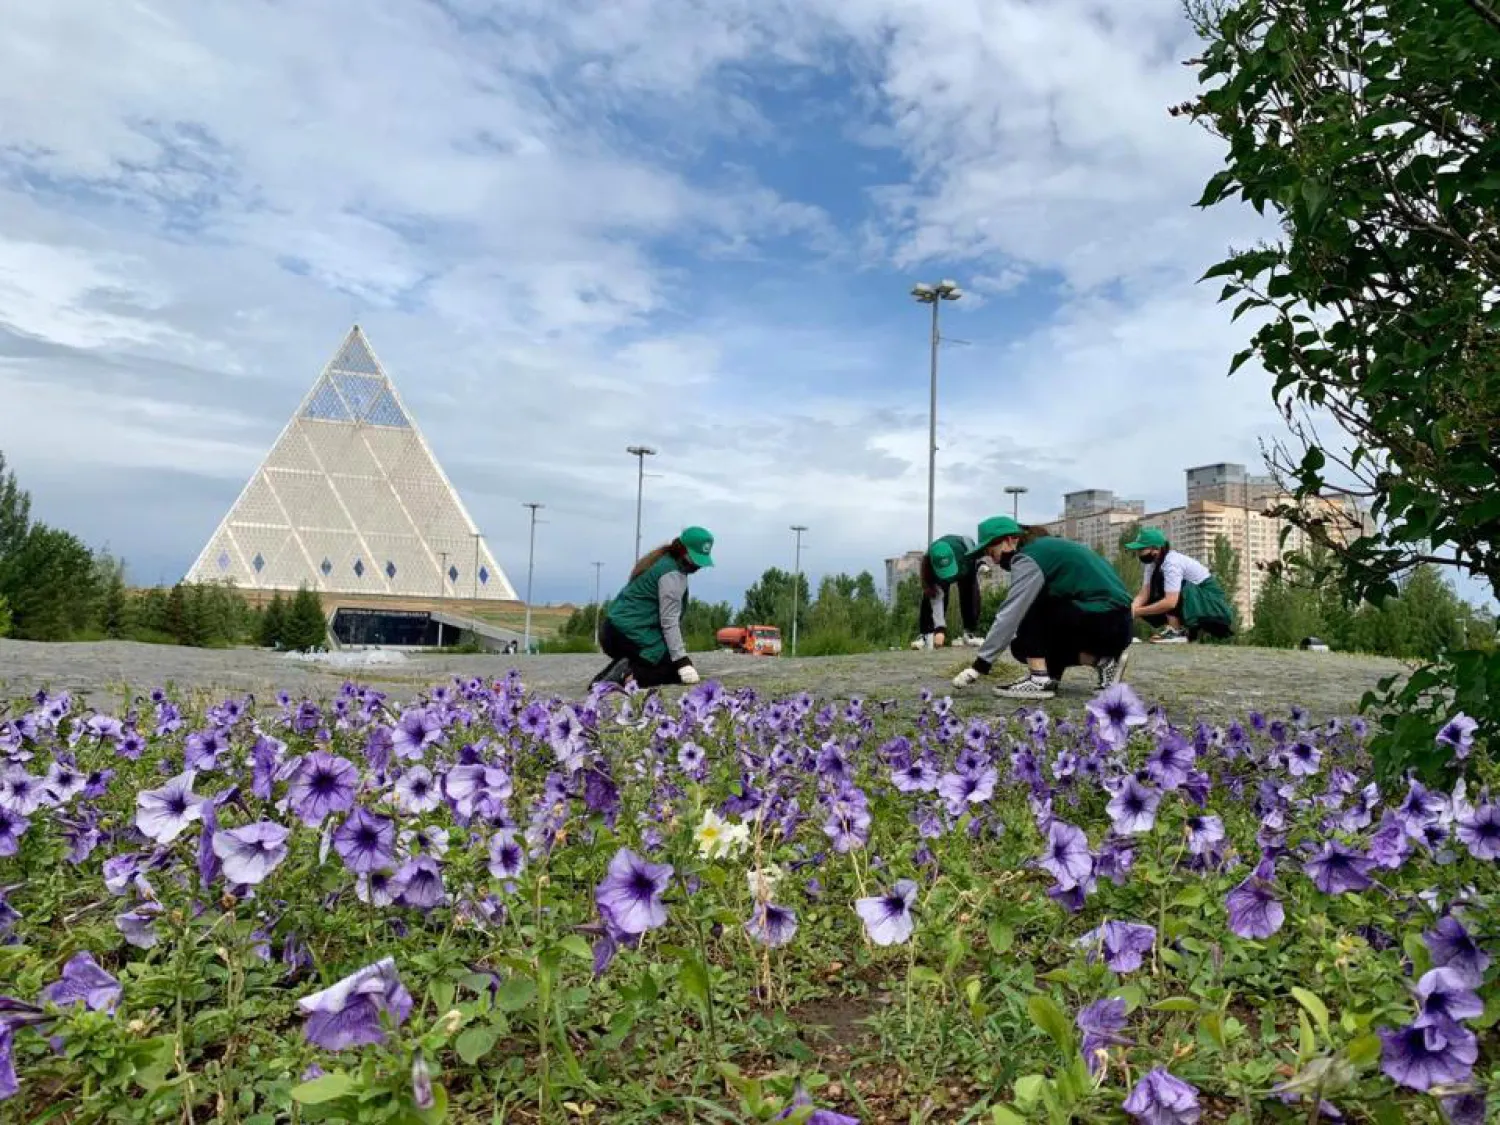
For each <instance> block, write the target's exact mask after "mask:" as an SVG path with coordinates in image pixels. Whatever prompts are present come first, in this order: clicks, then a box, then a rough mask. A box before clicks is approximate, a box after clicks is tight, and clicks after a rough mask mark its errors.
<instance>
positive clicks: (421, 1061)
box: [411, 1051, 433, 1109]
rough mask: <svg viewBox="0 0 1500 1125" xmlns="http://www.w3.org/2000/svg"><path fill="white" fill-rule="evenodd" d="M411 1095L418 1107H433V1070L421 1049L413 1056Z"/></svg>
mask: <svg viewBox="0 0 1500 1125" xmlns="http://www.w3.org/2000/svg"><path fill="white" fill-rule="evenodd" d="M411 1096H412V1100H413V1101H415V1102H416V1103H417V1108H418V1109H431V1108H432V1104H433V1097H432V1072H431V1071H429V1070H428V1069H427V1060H426V1059H425V1058H423V1057H422V1052H421V1051H418V1052H417V1053H416V1054H414V1055H412V1057H411Z"/></svg>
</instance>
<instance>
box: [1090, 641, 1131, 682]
mask: <svg viewBox="0 0 1500 1125" xmlns="http://www.w3.org/2000/svg"><path fill="white" fill-rule="evenodd" d="M1129 660H1130V650H1129V649H1128V648H1127V649H1126V650H1125V651H1124V652H1122V653H1120V655H1119V656H1116V657H1111V658H1106V659H1104V660H1101V661H1099V663H1097V664H1095V665H1094V672H1095V674H1097V675H1098V677H1099V690H1100V691H1103V690H1104V689H1105V688H1112V687H1114V686H1115V685H1116V684H1117V683H1119V682H1120V681H1121V680H1123V679H1124V678H1125V665H1126V663H1127V662H1128V661H1129Z"/></svg>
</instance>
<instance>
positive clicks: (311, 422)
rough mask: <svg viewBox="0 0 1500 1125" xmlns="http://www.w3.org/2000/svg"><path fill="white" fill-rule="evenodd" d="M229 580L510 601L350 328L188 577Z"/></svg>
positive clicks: (391, 390) (496, 569)
mask: <svg viewBox="0 0 1500 1125" xmlns="http://www.w3.org/2000/svg"><path fill="white" fill-rule="evenodd" d="M225 580H230V581H233V582H234V583H235V585H237V586H239V587H240V588H242V589H247V590H296V589H297V588H298V587H300V586H307V587H308V588H309V589H311V590H315V591H318V592H319V593H323V594H336V595H365V596H386V597H389V596H400V597H407V598H412V597H415V598H443V597H454V598H469V599H476V600H496V601H514V600H515V597H516V594H515V590H514V589H513V588H512V587H511V584H510V580H509V579H508V578H506V576H505V572H504V571H503V570H501V569H500V565H499V564H498V563H497V562H496V561H495V557H494V556H493V555H492V554H491V553H490V548H489V545H488V544H487V543H486V542H485V541H484V537H483V536H482V535H480V534H479V530H478V529H477V528H476V527H475V526H474V521H473V520H471V519H470V518H469V513H468V512H467V511H466V510H465V508H464V505H463V501H462V500H460V499H459V497H458V493H457V492H456V491H455V490H454V488H453V485H452V484H451V483H449V481H448V478H447V476H445V475H444V473H443V470H442V469H441V468H440V467H439V465H438V463H437V459H436V458H435V457H434V456H433V455H432V450H431V449H430V448H429V447H428V445H427V442H426V440H425V439H424V438H423V436H422V434H421V431H419V430H418V429H417V425H416V422H415V421H413V420H412V416H411V412H410V411H409V410H408V409H407V408H406V406H405V404H404V403H402V401H401V397H400V395H399V394H397V392H396V387H395V385H394V384H393V383H392V382H391V380H390V378H389V377H388V376H387V375H386V373H385V370H384V369H383V368H382V367H381V365H380V362H379V360H377V359H376V358H375V354H374V352H373V351H371V349H370V346H369V343H368V341H367V340H366V339H365V336H364V333H362V332H361V331H360V329H359V326H358V325H355V326H354V327H353V328H352V329H350V331H349V334H348V335H347V336H345V337H344V342H343V343H342V344H341V345H340V347H339V349H338V352H337V353H336V354H335V355H334V357H333V359H332V360H330V361H329V363H328V365H327V366H326V367H324V369H323V370H322V372H321V373H320V374H319V375H318V378H317V380H316V381H315V382H314V383H313V386H312V389H311V390H310V391H308V393H307V396H306V397H305V398H304V399H303V400H302V403H301V405H299V406H298V407H297V410H296V412H295V413H294V414H293V415H292V418H291V421H289V422H288V423H287V424H286V427H285V428H284V429H283V430H282V431H281V435H280V436H279V437H278V438H277V439H276V442H275V444H274V445H273V446H272V447H271V451H270V452H269V453H267V454H266V458H265V460H264V461H262V462H261V464H260V466H259V467H258V468H257V469H256V470H255V472H254V474H253V475H252V476H251V477H250V480H249V481H248V482H247V483H246V485H245V487H244V490H243V491H242V492H241V493H240V495H239V498H238V499H237V500H235V502H234V504H233V506H231V508H230V509H229V512H228V514H226V515H225V516H224V519H223V520H222V521H221V522H220V524H219V526H218V528H217V529H216V530H215V531H214V533H213V535H212V536H210V538H209V540H208V543H207V544H206V545H205V546H204V548H203V550H202V552H201V553H200V554H199V555H198V558H197V560H196V561H195V562H194V563H193V566H192V569H191V570H189V572H188V575H187V581H189V582H222V581H225Z"/></svg>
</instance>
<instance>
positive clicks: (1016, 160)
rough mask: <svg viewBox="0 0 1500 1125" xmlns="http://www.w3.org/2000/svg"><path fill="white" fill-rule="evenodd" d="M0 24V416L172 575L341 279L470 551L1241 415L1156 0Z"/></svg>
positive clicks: (1182, 71) (545, 563) (413, 6)
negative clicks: (638, 507) (438, 473)
mask: <svg viewBox="0 0 1500 1125" xmlns="http://www.w3.org/2000/svg"><path fill="white" fill-rule="evenodd" d="M6 22H7V27H6V34H5V36H4V37H3V38H0V404H3V405H0V450H3V452H4V453H5V455H6V458H7V460H8V461H9V462H10V465H11V467H12V468H13V469H14V470H15V471H16V473H17V474H18V476H19V477H20V479H21V483H22V484H23V486H25V487H27V488H28V489H29V490H30V491H31V493H32V495H33V500H34V514H35V515H36V516H37V517H38V518H40V519H43V520H45V521H47V522H50V523H53V524H57V525H60V526H63V527H66V528H68V529H70V530H72V531H74V532H76V533H77V534H79V535H80V536H82V537H83V538H84V539H85V540H87V541H88V542H89V543H90V544H91V545H93V546H96V547H104V548H107V549H109V550H110V551H112V552H113V553H115V554H117V555H119V556H122V557H124V558H125V560H126V561H127V564H128V567H129V573H130V576H131V578H132V580H133V581H135V582H138V583H143V584H151V583H156V582H167V583H170V582H173V581H176V580H177V579H178V578H180V577H181V576H182V575H183V573H185V571H186V569H187V568H188V566H189V565H190V564H191V563H192V561H193V559H194V557H195V556H196V555H197V553H198V551H199V550H200V548H201V547H202V546H203V544H204V543H205V542H206V541H207V540H208V538H209V536H210V535H211V534H212V532H213V531H214V528H215V526H216V525H217V523H218V521H219V520H220V518H221V517H222V516H223V514H224V513H225V512H226V511H227V510H228V509H229V507H230V505H231V504H232V503H233V501H234V499H235V497H236V496H237V495H238V493H239V491H240V489H241V487H242V486H243V484H244V483H245V481H246V480H247V479H248V477H249V476H250V474H251V473H252V472H253V471H254V470H255V468H256V466H257V464H258V463H259V462H260V460H261V459H262V458H263V457H264V455H265V453H266V452H267V450H268V449H269V448H270V446H271V444H272V443H273V442H274V440H275V438H276V436H277V434H278V433H279V431H280V429H281V427H282V425H283V424H284V423H285V422H286V420H287V419H288V418H289V417H290V416H291V414H292V412H293V411H294V409H295V408H296V406H297V404H298V403H299V401H300V400H301V398H302V396H303V395H304V394H305V393H306V392H307V390H308V389H309V388H310V387H311V386H312V384H313V382H314V381H315V380H316V378H317V376H318V373H319V371H320V370H321V368H322V366H323V365H324V364H325V363H326V362H327V361H328V360H329V359H330V358H331V356H332V355H333V353H334V352H335V350H336V349H337V347H338V345H339V343H340V341H341V339H342V338H343V336H344V334H345V332H346V331H347V330H348V328H349V326H350V325H351V324H353V323H356V322H357V323H359V324H360V325H361V326H362V328H363V329H364V330H365V332H366V334H367V336H368V338H369V340H370V342H371V345H372V346H373V348H374V350H375V352H376V354H377V355H378V356H379V357H380V359H381V362H382V364H383V365H384V366H385V368H386V370H387V371H388V372H389V374H390V375H391V377H392V378H393V379H394V380H395V382H396V384H397V386H398V387H399V389H400V391H401V394H402V396H403V398H404V399H405V401H406V403H407V405H408V406H409V408H410V409H411V411H412V413H413V415H414V416H415V419H416V421H417V423H418V425H419V426H420V427H421V429H422V431H423V432H424V434H425V436H426V437H427V440H428V442H429V444H430V445H431V447H432V448H433V450H434V452H435V453H436V455H437V458H438V460H439V461H440V462H441V464H442V466H443V468H444V470H445V471H446V472H447V474H448V476H449V478H450V479H451V480H452V481H453V483H454V484H455V486H456V487H457V489H458V491H459V493H460V494H461V496H462V497H463V499H464V502H465V504H466V505H467V507H468V509H469V511H470V513H471V515H472V516H473V517H474V519H475V521H476V522H477V524H478V525H479V527H480V528H481V529H482V530H483V532H484V533H485V535H486V537H487V540H488V542H489V544H490V546H491V549H492V550H493V552H494V553H495V556H496V557H497V559H498V560H499V561H500V563H501V565H502V566H503V567H504V568H505V570H506V571H507V573H508V575H509V577H510V578H511V581H512V582H513V583H514V584H515V585H516V586H517V588H518V589H522V588H523V587H524V581H525V577H526V566H527V522H528V519H529V514H528V512H527V510H526V509H525V508H524V507H522V505H523V504H524V503H526V502H528V501H535V502H539V503H542V504H544V505H545V507H544V508H543V510H542V512H541V518H542V520H543V521H544V522H542V523H541V524H540V525H539V526H538V528H537V540H536V557H535V587H534V591H535V592H534V595H533V597H534V599H535V600H536V601H538V602H544V601H551V602H557V601H586V600H588V599H589V598H590V597H592V594H593V582H594V568H593V566H592V565H591V564H592V562H593V561H594V560H600V561H603V562H604V564H605V566H604V582H605V584H606V585H607V586H613V585H617V584H618V583H619V582H620V581H621V580H623V578H624V576H625V573H626V571H627V569H628V566H629V564H630V562H631V555H632V553H633V547H634V518H635V486H636V477H635V460H634V458H632V457H631V456H630V455H629V454H627V453H626V451H625V447H626V446H627V445H630V444H635V443H645V444H649V445H651V446H654V447H656V448H657V449H658V450H659V454H658V456H656V457H654V458H652V459H650V460H649V461H648V469H649V471H650V473H651V474H652V475H650V476H648V477H647V479H646V482H645V500H644V517H643V519H644V535H645V538H646V540H647V541H648V542H658V541H662V540H664V539H667V538H669V537H670V536H671V535H673V534H675V533H676V532H677V531H678V530H679V529H680V528H681V527H683V526H685V525H687V524H702V525H706V526H708V527H709V528H711V529H712V530H713V531H714V533H715V535H716V538H717V543H716V548H715V550H716V553H717V556H718V558H719V566H718V567H717V568H716V570H715V571H714V572H713V573H711V574H705V575H701V576H699V577H698V578H696V579H695V580H694V596H695V597H701V598H706V599H708V600H712V601H717V600H736V599H737V598H738V597H739V594H740V592H741V591H742V590H743V589H744V587H745V586H746V585H747V584H748V583H749V582H751V581H753V580H754V579H755V577H756V576H757V575H758V574H759V573H760V572H761V571H762V570H764V569H765V568H766V567H768V566H782V567H787V568H790V566H791V564H792V562H793V534H792V532H791V531H790V530H789V527H790V525H792V524H804V525H806V526H807V527H808V531H807V533H806V535H805V537H804V551H803V556H802V559H803V565H804V567H805V569H806V570H807V571H808V572H809V573H810V575H811V576H812V578H813V581H814V583H816V580H817V578H818V577H819V576H820V575H821V574H824V573H829V572H835V571H849V572H857V571H859V570H862V569H869V570H870V571H872V573H874V574H875V575H876V576H877V579H881V580H882V581H883V570H882V566H883V563H882V560H883V559H884V558H886V557H887V556H890V555H894V554H898V553H900V552H902V551H905V550H908V549H912V548H916V547H919V546H921V545H922V543H921V541H922V539H923V537H924V535H925V527H926V489H927V425H928V420H927V408H928V330H929V320H928V317H929V313H928V310H927V309H926V308H924V307H922V306H919V305H917V304H916V303H914V302H913V301H912V299H911V297H910V296H909V291H910V289H911V286H912V284H913V283H915V282H918V281H937V280H939V279H942V278H952V279H954V280H956V281H957V282H958V283H959V284H960V285H961V286H963V288H964V290H965V293H966V296H965V297H964V299H963V300H961V301H958V302H955V303H947V304H945V305H944V306H943V308H942V316H943V321H942V328H943V333H944V335H945V336H946V337H947V340H946V342H945V344H944V346H943V348H942V349H941V353H940V376H939V383H940V388H939V397H940V401H939V408H938V444H939V447H940V451H939V454H938V465H939V472H938V479H937V523H938V532H939V534H942V533H944V532H949V531H958V532H965V533H968V534H973V528H974V525H975V524H976V523H977V522H978V521H979V520H980V519H981V518H983V517H985V516H988V515H992V514H995V513H996V512H1000V511H1008V510H1009V506H1010V502H1009V497H1007V496H1006V495H1004V492H1003V489H1004V487H1005V486H1006V485H1023V486H1026V487H1027V488H1028V489H1029V490H1030V491H1029V492H1028V493H1027V494H1026V495H1025V497H1024V498H1023V503H1022V507H1021V515H1022V517H1023V519H1027V518H1029V519H1032V520H1045V519H1051V518H1054V517H1055V516H1056V515H1057V514H1058V512H1059V511H1060V508H1061V497H1062V494H1063V493H1064V492H1066V491H1070V490H1073V489H1078V488H1112V489H1114V490H1116V491H1117V492H1118V493H1120V494H1122V495H1124V496H1127V497H1131V498H1139V499H1142V500H1144V501H1145V502H1146V504H1147V506H1148V510H1149V509H1153V508H1163V507H1168V506H1171V505H1174V504H1179V503H1181V502H1182V497H1183V492H1184V485H1183V475H1182V474H1183V470H1184V469H1185V468H1186V467H1188V466H1191V465H1199V464H1204V463H1209V462H1215V461H1238V462H1243V463H1246V464H1247V465H1249V466H1250V468H1251V469H1252V471H1253V470H1256V469H1258V468H1259V466H1260V440H1261V439H1262V438H1263V437H1274V436H1277V435H1280V434H1282V433H1283V432H1284V430H1283V427H1282V426H1281V425H1280V423H1279V419H1278V416H1277V414H1276V412H1275V409H1274V407H1273V405H1272V403H1271V398H1270V386H1269V381H1268V380H1267V378H1266V376H1265V375H1264V374H1263V373H1262V372H1259V371H1257V370H1256V369H1255V368H1254V367H1253V365H1251V366H1246V367H1244V368H1241V370H1240V371H1239V372H1237V373H1236V374H1235V376H1234V377H1233V378H1229V377H1227V370H1228V365H1229V360H1230V358H1231V356H1232V355H1233V353H1234V352H1235V351H1236V350H1238V348H1239V347H1241V346H1242V345H1243V344H1244V342H1245V340H1246V337H1247V334H1248V333H1249V331H1250V328H1248V327H1247V326H1246V325H1244V324H1239V325H1232V324H1230V322H1229V313H1228V309H1227V308H1226V307H1224V306H1220V305H1218V304H1217V302H1216V298H1217V288H1216V287H1215V286H1213V285H1212V283H1206V284H1201V285H1200V284H1197V279H1198V278H1199V277H1200V276H1201V275H1202V273H1203V271H1204V270H1205V269H1206V268H1207V267H1208V266H1209V265H1210V264H1212V263H1213V262H1215V261H1218V260H1219V259H1220V258H1222V257H1223V256H1224V254H1225V252H1226V251H1227V250H1228V249H1229V248H1230V247H1231V246H1243V245H1246V244H1248V243H1250V242H1252V241H1254V239H1256V238H1257V237H1260V236H1261V235H1263V234H1264V233H1266V232H1265V228H1264V226H1263V223H1264V220H1260V219H1258V218H1257V217H1256V216H1255V215H1254V214H1253V212H1249V211H1246V210H1237V209H1234V208H1230V207H1219V208H1215V209H1213V210H1210V211H1200V210H1197V209H1195V208H1194V207H1193V206H1192V205H1193V203H1194V202H1195V201H1196V199H1197V198H1198V196H1199V195H1200V193H1201V191H1202V187H1203V184H1204V182H1205V181H1206V180H1207V179H1208V177H1209V176H1210V175H1212V174H1213V172H1214V171H1216V170H1217V169H1218V168H1219V167H1220V165H1221V162H1222V150H1221V146H1220V143H1219V142H1218V141H1217V140H1215V139H1214V138H1212V137H1210V136H1209V135H1208V134H1207V133H1205V132H1203V131H1202V130H1201V129H1199V128H1198V127H1196V126H1194V125H1192V124H1191V123H1188V122H1186V121H1184V120H1182V119H1176V118H1172V117H1170V116H1168V113H1167V108H1168V107H1169V106H1171V105H1173V104H1175V103H1177V102H1181V101H1183V100H1184V99H1186V98H1188V97H1190V96H1191V95H1192V93H1193V89H1194V74H1193V71H1192V69H1191V68H1188V67H1185V66H1183V65H1182V60H1183V59H1186V58H1188V57H1190V56H1192V55H1193V54H1194V53H1195V40H1194V36H1193V33H1192V30H1191V28H1190V27H1189V26H1188V25H1187V23H1186V21H1185V19H1184V17H1183V16H1182V13H1181V8H1180V3H1179V0H1132V3H1130V4H1129V5H1120V4H1118V3H1110V2H1108V0H1045V2H1041V0H944V3H942V4H932V3H922V2H918V0H612V2H611V3H609V4H599V3H585V2H581V0H493V2H492V0H363V2H361V3H355V2H353V0H316V2H311V3H294V2H292V0H241V2H238V3H205V2H203V0H119V2H118V3H112V4H106V5H101V4H98V3H95V2H91V0H48V3H45V4H23V5H13V6H12V10H11V11H10V12H8V14H7V21H6Z"/></svg>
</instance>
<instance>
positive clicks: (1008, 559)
mask: <svg viewBox="0 0 1500 1125" xmlns="http://www.w3.org/2000/svg"><path fill="white" fill-rule="evenodd" d="M1015 559H1016V553H1015V552H1014V551H1002V552H1001V553H1000V569H1001V570H1009V569H1010V564H1011V563H1013V562H1015Z"/></svg>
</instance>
